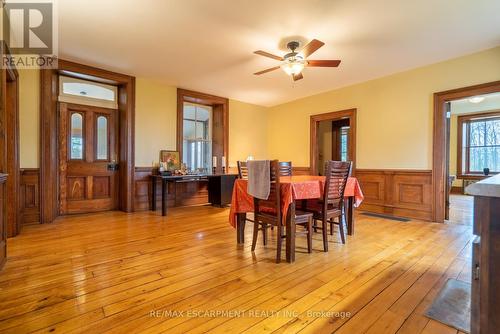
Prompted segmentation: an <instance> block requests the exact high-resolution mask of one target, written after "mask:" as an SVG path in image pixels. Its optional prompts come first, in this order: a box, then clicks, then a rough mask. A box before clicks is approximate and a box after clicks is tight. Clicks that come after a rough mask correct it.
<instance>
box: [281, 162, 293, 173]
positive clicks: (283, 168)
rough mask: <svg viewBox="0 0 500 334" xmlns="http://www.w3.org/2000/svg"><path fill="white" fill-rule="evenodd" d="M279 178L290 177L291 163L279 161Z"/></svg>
mask: <svg viewBox="0 0 500 334" xmlns="http://www.w3.org/2000/svg"><path fill="white" fill-rule="evenodd" d="M279 172H280V176H292V162H291V161H281V162H279Z"/></svg>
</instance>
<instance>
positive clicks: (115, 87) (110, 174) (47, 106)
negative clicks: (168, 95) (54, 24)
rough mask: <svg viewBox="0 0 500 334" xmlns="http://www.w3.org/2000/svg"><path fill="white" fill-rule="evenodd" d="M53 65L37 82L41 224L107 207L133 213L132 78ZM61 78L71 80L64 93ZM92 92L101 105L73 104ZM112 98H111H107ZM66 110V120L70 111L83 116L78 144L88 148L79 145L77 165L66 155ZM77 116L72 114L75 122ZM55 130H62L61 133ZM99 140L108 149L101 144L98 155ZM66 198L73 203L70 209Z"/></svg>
mask: <svg viewBox="0 0 500 334" xmlns="http://www.w3.org/2000/svg"><path fill="white" fill-rule="evenodd" d="M57 63H58V68H57V69H42V70H41V78H40V80H41V94H40V97H41V114H40V125H41V131H40V146H41V147H40V222H41V223H51V222H52V221H54V219H55V218H57V217H58V216H59V215H61V214H66V213H82V212H89V211H96V210H99V211H102V210H108V209H118V210H122V211H125V212H132V211H134V195H135V191H134V189H135V187H134V113H135V78H134V77H132V76H128V75H125V74H120V73H115V72H110V71H106V70H103V69H99V68H95V67H91V66H87V65H82V64H77V63H73V62H70V61H66V60H62V59H58V61H57ZM61 77H67V78H70V79H71V80H69V81H67V82H68V87H67V89H65V88H64V87H62V86H60V84H61V82H63V81H62V80H60V78H61ZM81 81H86V82H92V83H93V88H92V89H90V88H89V89H88V90H86V89H80V88H81V87H82V86H81V85H80V86H79V85H78V84H76V85H75V83H79V82H80V83H81ZM97 86H101V88H103V89H101V88H97ZM109 86H112V88H109ZM77 88H78V89H77ZM110 91H113V93H111V92H110ZM82 93H83V94H82ZM92 94H98V95H100V96H101V98H100V99H98V100H100V102H99V104H91V105H92V107H88V104H85V105H84V106H82V105H83V103H80V102H77V100H75V97H78V95H85V96H80V97H82V98H83V97H87V98H89V99H92ZM110 96H114V97H115V99H114V100H110V99H109V98H108V97H110ZM94 97H96V96H94ZM94 100H95V99H94ZM103 100H108V101H107V102H106V101H104V102H103ZM63 103H65V104H66V105H65V107H64V106H63ZM64 108H66V117H68V115H69V113H77V114H80V115H81V120H82V126H81V130H80V132H81V134H80V136H81V138H80V140H86V143H87V144H89V145H86V147H85V149H84V148H83V147H82V155H83V156H82V159H80V160H81V161H79V162H77V161H70V160H72V159H70V158H71V156H70V155H68V154H71V151H70V150H69V149H68V148H69V146H68V145H70V143H71V134H70V133H69V132H67V131H70V127H69V125H68V124H66V126H61V124H60V123H61V120H60V116H61V111H62V110H63V109H64ZM62 115H64V113H62ZM70 117H71V115H70ZM78 117H79V116H75V119H76V118H78ZM67 121H69V120H67ZM75 122H76V120H75ZM85 122H87V123H85ZM88 122H91V125H89V124H90V123H88ZM98 122H101V124H99V123H98ZM83 124H87V125H83ZM59 129H64V132H63V130H61V131H59ZM83 129H85V131H84V130H83ZM99 129H101V130H102V131H101V132H100V131H99ZM104 129H106V130H105V131H104ZM55 130H56V131H55ZM104 132H105V134H106V136H105V137H103V133H104ZM76 133H77V132H75V134H76ZM100 136H101V137H100ZM99 138H100V139H99ZM103 138H106V139H103ZM68 139H69V140H70V142H68ZM101 139H102V141H103V142H105V141H106V140H107V143H108V145H107V146H106V145H101V148H100V150H101V151H100V150H99V145H97V142H98V141H100V140H101ZM78 141H79V139H78V136H75V144H77V142H78ZM61 143H64V145H61ZM90 143H92V144H91V145H90ZM94 144H95V145H94ZM96 145H97V146H96ZM104 147H107V151H106V150H105V149H104ZM64 151H66V152H64ZM68 152H69V153H68ZM100 152H101V153H102V154H103V155H102V158H101V156H99V154H100ZM103 152H104V153H106V157H104V153H103ZM113 153H115V156H113ZM62 155H63V158H65V159H66V162H68V161H70V163H69V164H68V165H67V170H66V171H67V173H69V174H67V175H66V176H65V178H63V177H61V171H62V168H61V165H62V164H61V163H64V162H63V161H64V159H61V156H62ZM87 155H89V157H91V159H90V160H89V159H88V157H87ZM68 156H69V157H70V158H68ZM83 157H85V158H83ZM74 160H77V159H74ZM73 163H74V164H73ZM85 169H86V170H85ZM64 183H65V184H66V185H65V186H64V185H63V184H64ZM118 184H119V185H118ZM118 187H119V188H118ZM118 189H119V191H118ZM68 190H69V191H68ZM68 196H69V197H68ZM72 196H73V197H72ZM70 199H71V200H72V201H74V203H71V205H70V203H69V202H70ZM64 201H66V203H64ZM96 206H97V208H98V209H96Z"/></svg>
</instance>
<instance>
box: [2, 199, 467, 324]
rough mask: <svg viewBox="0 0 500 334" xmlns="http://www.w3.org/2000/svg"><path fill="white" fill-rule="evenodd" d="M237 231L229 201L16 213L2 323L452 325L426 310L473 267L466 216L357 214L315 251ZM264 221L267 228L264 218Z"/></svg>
mask: <svg viewBox="0 0 500 334" xmlns="http://www.w3.org/2000/svg"><path fill="white" fill-rule="evenodd" d="M249 225H250V226H249V228H247V231H246V232H247V234H246V244H245V245H244V246H238V245H236V233H235V231H234V230H233V229H232V228H231V227H230V226H229V224H228V210H227V209H219V208H212V207H208V206H202V207H191V208H175V209H171V210H169V213H168V216H167V217H161V216H160V215H159V214H155V213H151V212H142V213H134V214H126V213H121V212H109V213H101V214H92V215H83V216H72V217H64V218H61V219H58V220H57V221H56V222H55V223H53V224H49V225H35V226H29V227H26V228H25V229H24V230H23V231H22V234H21V235H20V236H18V237H16V238H14V239H10V240H9V242H8V247H9V257H8V262H7V264H6V266H5V268H4V270H3V271H2V272H0V332H2V333H29V332H36V333H47V332H56V333H104V332H106V333H124V332H126V333H139V332H141V333H206V332H213V333H242V332H245V333H298V332H300V333H333V332H335V333H412V334H413V333H455V334H457V331H456V330H454V329H452V328H450V327H447V326H444V325H442V324H440V323H438V322H435V321H433V320H429V319H428V318H426V317H425V316H424V315H423V314H424V312H425V310H426V308H427V307H428V306H429V305H430V304H431V303H432V301H433V299H434V297H435V296H436V295H437V293H438V292H439V289H440V288H441V287H442V286H443V285H444V283H445V282H446V280H447V279H448V278H458V279H462V280H465V281H470V278H469V277H470V268H469V267H470V240H471V237H472V235H471V229H470V226H465V225H456V224H432V223H425V222H418V221H411V222H407V223H404V222H396V221H391V220H385V219H380V218H372V217H366V216H362V215H359V216H357V221H356V234H355V235H354V236H352V237H348V239H347V244H346V245H342V244H341V243H340V240H339V238H338V233H336V234H335V236H332V237H331V240H330V252H328V253H323V252H322V251H321V249H322V242H321V237H320V235H319V234H317V235H315V236H314V244H313V246H314V247H313V248H314V253H313V254H307V253H306V251H305V250H306V248H305V246H306V243H305V239H304V240H303V239H302V237H299V238H298V240H297V251H298V253H297V260H296V262H295V263H294V264H288V263H286V262H283V263H281V264H276V263H274V258H275V251H276V250H275V242H273V241H274V237H275V234H272V235H271V236H270V243H269V244H268V245H267V246H265V247H264V246H263V245H262V239H261V238H259V242H258V244H257V245H258V246H257V249H256V251H255V253H252V252H251V250H250V243H251V224H249ZM273 233H274V232H273Z"/></svg>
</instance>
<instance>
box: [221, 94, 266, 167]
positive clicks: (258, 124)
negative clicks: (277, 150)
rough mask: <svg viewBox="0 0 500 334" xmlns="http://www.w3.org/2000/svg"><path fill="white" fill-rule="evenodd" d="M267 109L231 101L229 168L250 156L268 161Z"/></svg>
mask: <svg viewBox="0 0 500 334" xmlns="http://www.w3.org/2000/svg"><path fill="white" fill-rule="evenodd" d="M267 112H268V111H267V108H265V107H260V106H256V105H253V104H248V103H243V102H239V101H234V100H229V167H236V162H237V161H238V160H246V159H247V157H248V156H250V155H251V156H253V157H254V158H255V159H268V154H267V145H268V138H267Z"/></svg>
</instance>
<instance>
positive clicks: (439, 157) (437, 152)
mask: <svg viewBox="0 0 500 334" xmlns="http://www.w3.org/2000/svg"><path fill="white" fill-rule="evenodd" d="M496 92H500V81H494V82H489V83H485V84H481V85H475V86H469V87H464V88H458V89H453V90H448V91H444V92H439V93H435V94H434V124H433V125H434V131H433V141H432V142H433V161H432V184H433V192H432V194H433V200H432V203H433V206H432V218H433V219H432V220H433V221H436V222H438V223H443V222H444V216H445V178H446V160H445V159H446V145H447V141H448V140H449V139H448V138H446V109H445V103H446V102H450V101H453V100H460V99H465V98H468V97H472V96H476V95H484V94H490V93H496Z"/></svg>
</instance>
